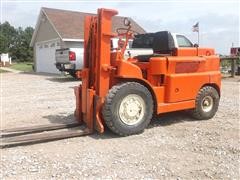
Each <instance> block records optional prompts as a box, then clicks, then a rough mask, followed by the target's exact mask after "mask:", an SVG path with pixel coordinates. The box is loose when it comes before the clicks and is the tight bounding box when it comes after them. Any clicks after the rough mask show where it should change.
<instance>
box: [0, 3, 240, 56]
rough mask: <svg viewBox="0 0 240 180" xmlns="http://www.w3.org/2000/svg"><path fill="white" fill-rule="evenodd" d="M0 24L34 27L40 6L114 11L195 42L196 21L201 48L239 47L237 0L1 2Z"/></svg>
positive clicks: (226, 50) (152, 29)
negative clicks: (193, 29) (5, 22)
mask: <svg viewBox="0 0 240 180" xmlns="http://www.w3.org/2000/svg"><path fill="white" fill-rule="evenodd" d="M0 1H1V2H0V5H1V14H0V16H1V17H0V21H1V22H4V21H8V22H9V23H10V24H11V25H13V26H15V27H18V26H22V27H27V26H32V27H35V25H36V22H37V18H38V15H39V12H40V9H41V7H49V8H57V9H64V10H74V11H81V12H91V13H96V12H97V9H98V8H101V7H104V8H112V9H116V10H118V12H119V15H121V16H129V17H131V18H133V19H134V20H135V21H136V22H137V23H138V24H139V25H141V26H142V27H143V28H144V29H145V30H146V31H147V32H157V31H162V30H169V31H171V32H174V33H180V34H184V35H185V36H187V37H188V38H189V39H190V40H191V41H192V42H193V43H197V33H196V32H192V26H193V25H194V24H196V23H197V22H199V28H200V46H201V47H213V48H215V49H216V52H217V53H219V54H226V55H228V54H229V51H230V47H231V46H232V44H233V45H234V46H240V43H239V42H240V36H239V29H240V0H202V1H200V0H122V1H120V0H115V1H112V0H105V1H104V0H102V1H100V0H84V1H81V0H79V1H78V0H48V1H47V0H41V1H40V0H32V1H30V0H22V1H21V0H0Z"/></svg>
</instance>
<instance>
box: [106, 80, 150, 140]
mask: <svg viewBox="0 0 240 180" xmlns="http://www.w3.org/2000/svg"><path fill="white" fill-rule="evenodd" d="M129 94H137V95H139V96H141V97H142V99H143V100H144V102H145V105H146V106H145V108H146V109H145V114H144V115H143V118H142V120H141V121H140V122H138V123H137V124H135V125H127V124H125V123H124V122H123V121H121V118H120V116H119V113H118V109H119V107H120V103H121V100H122V99H123V98H124V97H126V96H127V95H129ZM153 109H154V105H153V99H152V95H151V93H150V92H149V90H148V89H147V88H146V87H145V86H143V85H141V84H139V83H137V82H126V83H122V84H117V85H115V86H113V87H112V88H111V89H110V90H109V92H108V95H107V96H106V99H105V103H104V105H103V108H102V115H103V118H104V121H105V123H106V125H107V127H108V128H109V129H110V130H111V131H113V132H114V133H116V134H118V135H120V136H128V135H132V134H138V133H141V132H143V131H144V129H145V128H146V127H147V126H148V125H149V123H150V121H151V119H152V115H153Z"/></svg>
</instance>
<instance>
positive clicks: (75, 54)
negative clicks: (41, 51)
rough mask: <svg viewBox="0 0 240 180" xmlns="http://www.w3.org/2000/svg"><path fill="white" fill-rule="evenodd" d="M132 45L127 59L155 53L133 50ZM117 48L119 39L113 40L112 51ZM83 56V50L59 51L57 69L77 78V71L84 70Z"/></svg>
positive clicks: (143, 49)
mask: <svg viewBox="0 0 240 180" xmlns="http://www.w3.org/2000/svg"><path fill="white" fill-rule="evenodd" d="M131 45H132V40H130V41H129V44H128V46H127V49H126V51H125V54H124V56H125V58H126V59H127V58H128V57H133V56H137V55H143V54H152V53H153V50H152V49H150V48H140V49H138V48H131ZM117 47H118V39H112V51H115V50H116V48H117ZM83 54H84V52H83V48H63V49H57V50H56V52H55V57H56V63H55V65H56V68H57V69H58V70H59V71H61V72H67V73H69V74H70V75H71V76H73V77H75V76H76V75H75V73H76V71H77V70H81V69H82V68H83Z"/></svg>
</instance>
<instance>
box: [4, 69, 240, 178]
mask: <svg viewBox="0 0 240 180" xmlns="http://www.w3.org/2000/svg"><path fill="white" fill-rule="evenodd" d="M1 76H2V77H1V86H2V87H1V94H2V96H3V97H1V98H2V108H1V110H2V111H1V128H9V127H17V126H28V125H35V124H46V123H58V122H63V121H73V120H74V117H73V111H74V105H75V100H74V93H73V87H74V86H75V85H78V84H79V82H78V81H75V80H73V79H71V78H66V77H57V76H50V75H49V76H48V75H34V74H21V73H20V74H19V73H3V74H2V75H1ZM239 91H240V78H235V79H223V81H222V97H221V101H220V107H219V111H218V112H217V114H216V116H215V117H214V118H213V119H211V120H207V121H195V120H193V119H191V118H189V117H188V116H187V114H186V113H184V112H175V113H169V114H164V115H161V116H160V117H159V118H158V119H154V120H153V121H152V123H151V125H150V127H149V128H148V129H146V130H145V131H144V133H142V134H140V135H133V136H129V137H118V136H116V135H114V134H112V133H111V132H109V131H107V132H105V133H104V134H102V135H100V134H97V133H95V134H93V135H90V136H86V137H79V138H72V139H66V140H59V141H54V142H48V143H42V144H34V145H29V146H22V147H14V148H9V149H1V150H0V151H1V154H0V155H1V164H0V172H1V173H0V179H96V178H98V179H129V178H131V179H134V178H136V179H140V178H141V179H240V172H239V168H240V146H239V145H240V138H239V136H240V124H239V119H240V114H239V112H240V107H239V101H240V92H239Z"/></svg>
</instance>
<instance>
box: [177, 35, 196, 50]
mask: <svg viewBox="0 0 240 180" xmlns="http://www.w3.org/2000/svg"><path fill="white" fill-rule="evenodd" d="M177 43H178V47H193V44H192V43H191V41H189V40H188V39H187V38H186V37H185V36H183V35H177Z"/></svg>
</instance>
